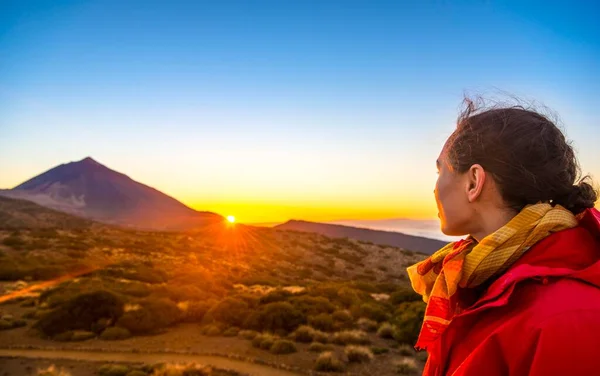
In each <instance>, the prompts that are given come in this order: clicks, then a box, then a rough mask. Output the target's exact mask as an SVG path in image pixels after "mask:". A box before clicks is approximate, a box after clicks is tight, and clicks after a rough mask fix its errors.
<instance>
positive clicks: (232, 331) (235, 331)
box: [223, 327, 240, 337]
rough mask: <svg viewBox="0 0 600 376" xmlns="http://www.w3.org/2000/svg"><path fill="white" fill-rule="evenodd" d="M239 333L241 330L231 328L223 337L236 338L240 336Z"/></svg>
mask: <svg viewBox="0 0 600 376" xmlns="http://www.w3.org/2000/svg"><path fill="white" fill-rule="evenodd" d="M239 332H240V328H236V327H231V328H228V329H227V330H225V331H224V332H223V335H224V336H225V337H235V336H237V335H238V333H239Z"/></svg>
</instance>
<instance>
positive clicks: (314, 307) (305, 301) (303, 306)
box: [290, 295, 335, 316]
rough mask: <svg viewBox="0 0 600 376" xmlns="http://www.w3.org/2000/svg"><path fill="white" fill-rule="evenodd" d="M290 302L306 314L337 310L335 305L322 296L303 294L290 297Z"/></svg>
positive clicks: (312, 314)
mask: <svg viewBox="0 0 600 376" xmlns="http://www.w3.org/2000/svg"><path fill="white" fill-rule="evenodd" d="M290 303H292V305H293V306H294V307H295V308H296V309H297V310H299V311H300V312H302V313H304V314H305V315H307V316H309V315H311V316H314V315H318V314H320V313H332V312H333V311H335V306H334V305H333V304H332V303H331V302H330V301H329V300H328V299H327V298H324V297H322V296H317V297H315V296H310V295H302V296H298V297H294V298H292V299H290Z"/></svg>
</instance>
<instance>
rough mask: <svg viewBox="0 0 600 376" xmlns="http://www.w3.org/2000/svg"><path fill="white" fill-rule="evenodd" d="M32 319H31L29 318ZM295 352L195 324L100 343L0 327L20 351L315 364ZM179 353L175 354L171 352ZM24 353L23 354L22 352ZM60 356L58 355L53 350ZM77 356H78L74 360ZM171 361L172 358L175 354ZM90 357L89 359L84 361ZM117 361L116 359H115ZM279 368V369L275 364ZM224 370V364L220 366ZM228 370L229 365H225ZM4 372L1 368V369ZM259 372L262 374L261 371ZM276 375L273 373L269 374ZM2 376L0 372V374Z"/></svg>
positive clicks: (387, 370)
mask: <svg viewBox="0 0 600 376" xmlns="http://www.w3.org/2000/svg"><path fill="white" fill-rule="evenodd" d="M1 308H2V310H3V311H5V312H9V313H11V314H14V316H15V317H20V316H21V314H22V312H24V311H26V309H24V308H23V307H20V306H19V305H18V304H4V305H2V306H1ZM30 323H33V321H30ZM373 341H374V343H373V345H374V346H378V347H389V345H390V344H392V343H393V342H388V341H386V340H383V339H381V338H377V337H375V336H373ZM296 345H297V347H298V352H297V353H294V354H289V355H274V354H271V353H270V352H268V351H264V350H260V349H256V348H254V347H252V345H251V342H250V341H247V340H243V339H240V338H237V337H207V336H203V335H200V326H199V325H197V324H180V325H177V326H175V327H173V328H170V329H169V330H168V331H167V332H165V333H162V334H157V335H153V336H142V337H133V338H130V339H126V340H121V341H103V340H100V339H90V340H87V341H82V342H56V341H50V340H45V339H42V338H40V337H39V336H38V335H37V334H36V333H34V332H33V331H32V330H31V329H30V327H29V326H27V327H23V328H18V329H11V330H4V331H0V348H1V349H7V348H15V347H18V348H20V349H27V348H30V349H42V350H66V351H73V350H79V351H89V352H98V351H110V352H111V353H113V354H117V353H127V354H129V355H131V356H134V355H136V353H139V354H142V353H152V354H166V355H165V356H167V358H165V361H170V360H169V359H168V357H174V356H179V355H182V356H183V355H185V354H187V355H190V356H200V355H202V356H206V355H210V356H213V357H214V358H213V357H211V358H205V360H207V359H211V362H210V363H207V364H208V365H214V366H218V365H217V364H214V363H213V362H212V360H216V359H227V358H233V359H227V360H236V361H245V360H247V362H244V364H245V365H248V366H250V365H253V364H256V363H258V364H268V365H273V366H274V367H269V369H271V368H272V369H277V368H279V367H277V366H283V367H281V368H284V369H291V370H302V371H303V372H302V373H307V372H310V370H312V369H313V367H314V362H315V359H316V358H317V356H318V354H316V353H313V352H309V351H308V350H307V348H308V345H307V344H300V343H298V344H296ZM335 351H336V353H338V354H339V355H341V354H342V353H343V347H341V346H336V350H335ZM175 353H177V354H175ZM21 355H26V354H21ZM57 355H58V354H57ZM77 359H79V358H77ZM134 359H135V358H126V359H122V360H120V361H127V362H135V361H137V360H134ZM173 359H174V358H173ZM401 359H402V356H400V355H399V354H398V353H397V352H396V350H394V349H391V350H390V352H389V353H388V354H383V355H378V356H377V357H376V358H375V360H374V361H372V362H370V363H367V364H349V365H348V367H347V370H346V371H347V372H348V373H350V374H354V375H378V376H385V375H396V367H395V365H394V363H395V362H396V361H399V360H401ZM87 360H92V359H87ZM113 360H115V361H117V359H113ZM276 367H277V368H276ZM221 368H223V367H221ZM225 368H228V367H225ZM231 369H234V370H237V371H238V372H248V370H246V369H245V368H244V369H238V368H233V367H232V368H231ZM0 370H2V368H0ZM259 374H260V373H259ZM273 375H275V374H273ZM0 376H3V375H2V372H0Z"/></svg>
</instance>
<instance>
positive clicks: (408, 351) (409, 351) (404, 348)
mask: <svg viewBox="0 0 600 376" xmlns="http://www.w3.org/2000/svg"><path fill="white" fill-rule="evenodd" d="M398 353H399V354H400V355H402V356H414V355H415V354H416V352H415V349H414V348H413V347H412V346H410V345H407V344H405V343H404V344H402V345H400V346H399V347H398Z"/></svg>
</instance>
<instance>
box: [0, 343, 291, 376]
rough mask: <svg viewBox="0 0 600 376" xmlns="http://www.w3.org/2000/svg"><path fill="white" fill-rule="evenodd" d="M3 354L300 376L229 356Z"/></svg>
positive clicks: (6, 352) (17, 351)
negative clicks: (188, 364) (161, 364)
mask: <svg viewBox="0 0 600 376" xmlns="http://www.w3.org/2000/svg"><path fill="white" fill-rule="evenodd" d="M0 357H22V358H37V359H39V358H43V359H70V360H83V361H105V362H130V363H138V362H139V363H151V364H153V363H162V362H173V363H191V362H194V363H199V364H204V365H211V366H214V367H217V368H223V369H229V370H232V371H237V372H241V373H245V374H248V375H252V376H298V375H299V373H295V372H291V371H285V370H280V369H277V368H273V367H269V366H265V365H260V364H254V363H250V362H245V361H243V360H236V359H229V358H226V357H220V356H213V355H195V354H169V353H128V352H108V351H79V350H41V349H34V350H32V349H0Z"/></svg>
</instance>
